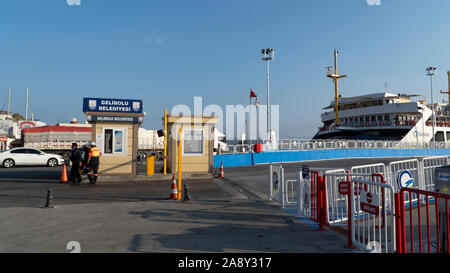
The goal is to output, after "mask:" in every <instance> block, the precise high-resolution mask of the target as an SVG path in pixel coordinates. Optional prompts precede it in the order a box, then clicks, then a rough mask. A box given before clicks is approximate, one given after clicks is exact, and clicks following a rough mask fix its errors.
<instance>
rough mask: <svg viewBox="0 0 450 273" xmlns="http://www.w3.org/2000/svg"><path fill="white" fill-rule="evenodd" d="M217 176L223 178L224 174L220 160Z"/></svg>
mask: <svg viewBox="0 0 450 273" xmlns="http://www.w3.org/2000/svg"><path fill="white" fill-rule="evenodd" d="M218 178H225V175H224V173H223V162H220V172H219V176H218Z"/></svg>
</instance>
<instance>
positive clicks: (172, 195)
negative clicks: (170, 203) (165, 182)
mask: <svg viewBox="0 0 450 273" xmlns="http://www.w3.org/2000/svg"><path fill="white" fill-rule="evenodd" d="M170 199H172V200H178V189H177V181H176V180H175V174H173V175H172V188H171V190H170Z"/></svg>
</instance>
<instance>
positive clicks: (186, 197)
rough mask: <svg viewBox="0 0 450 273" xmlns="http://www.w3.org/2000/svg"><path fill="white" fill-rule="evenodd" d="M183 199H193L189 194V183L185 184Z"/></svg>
mask: <svg viewBox="0 0 450 273" xmlns="http://www.w3.org/2000/svg"><path fill="white" fill-rule="evenodd" d="M183 193H184V194H183V201H184V202H187V201H191V200H192V199H191V195H190V194H189V187H188V185H187V184H184V189H183Z"/></svg>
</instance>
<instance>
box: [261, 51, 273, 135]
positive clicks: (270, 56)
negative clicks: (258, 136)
mask: <svg viewBox="0 0 450 273" xmlns="http://www.w3.org/2000/svg"><path fill="white" fill-rule="evenodd" d="M261 52H262V54H263V55H264V57H263V58H262V60H263V61H265V62H266V69H267V133H268V134H269V141H270V142H271V143H272V120H271V116H270V64H269V62H270V61H271V60H273V58H274V52H275V51H274V50H273V48H266V49H262V50H261Z"/></svg>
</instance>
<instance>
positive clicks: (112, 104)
mask: <svg viewBox="0 0 450 273" xmlns="http://www.w3.org/2000/svg"><path fill="white" fill-rule="evenodd" d="M142 110H143V102H142V100H126V99H105V98H84V99H83V112H85V113H86V112H103V113H131V114H141V113H142Z"/></svg>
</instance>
